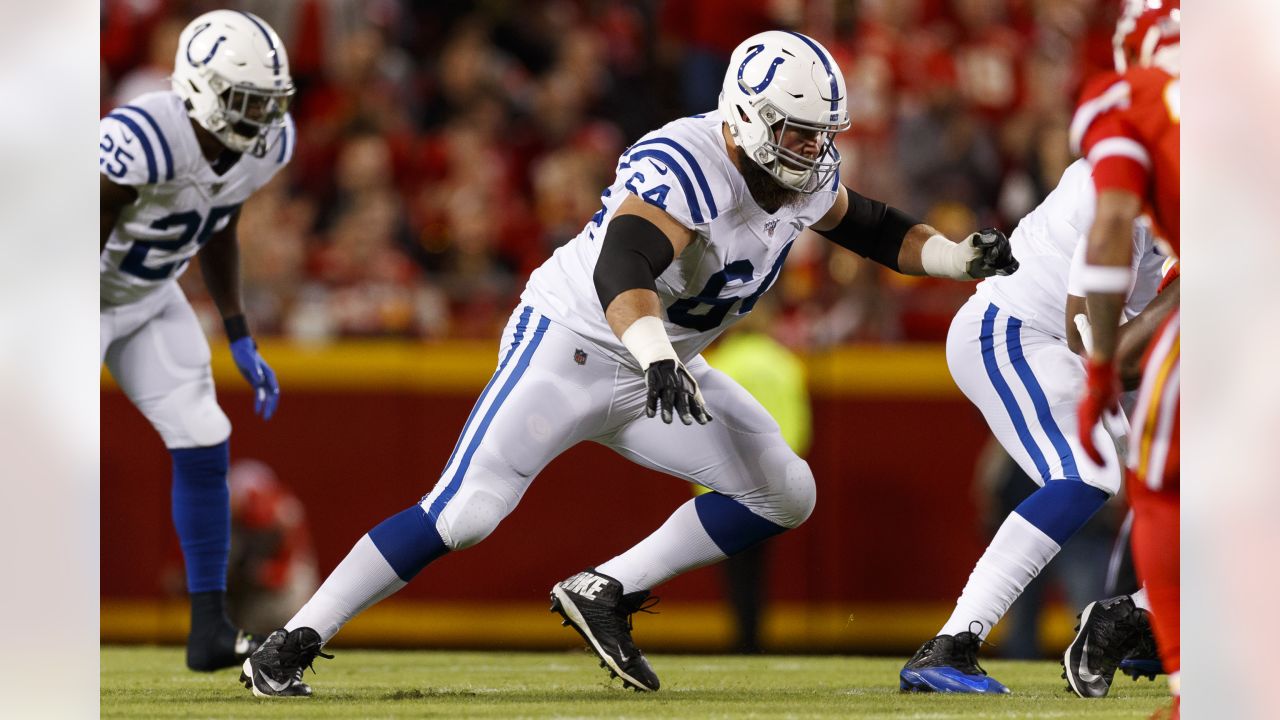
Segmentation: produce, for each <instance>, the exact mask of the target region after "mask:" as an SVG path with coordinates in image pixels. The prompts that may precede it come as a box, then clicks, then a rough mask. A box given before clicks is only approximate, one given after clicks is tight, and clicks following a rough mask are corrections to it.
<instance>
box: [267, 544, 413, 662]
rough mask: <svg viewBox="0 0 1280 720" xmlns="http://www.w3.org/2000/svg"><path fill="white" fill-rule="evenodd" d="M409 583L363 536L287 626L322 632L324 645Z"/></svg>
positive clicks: (290, 628) (286, 627)
mask: <svg viewBox="0 0 1280 720" xmlns="http://www.w3.org/2000/svg"><path fill="white" fill-rule="evenodd" d="M406 584H407V583H405V581H404V580H401V579H400V576H399V575H396V571H395V570H393V569H392V568H391V564H390V563H388V562H387V559H386V558H384V557H382V553H381V552H379V551H378V547H377V546H376V545H374V544H373V540H370V539H369V536H368V535H364V536H363V537H361V538H360V539H359V540H357V541H356V544H355V546H353V547H352V548H351V552H349V553H347V556H346V557H345V558H343V559H342V562H340V563H338V567H336V568H334V569H333V572H332V573H330V574H329V577H328V578H326V579H325V581H324V584H323V585H321V586H320V589H319V590H316V594H315V595H312V596H311V599H310V600H308V601H307V604H306V605H303V606H302V609H301V610H299V611H298V614H297V615H294V616H293V619H292V620H290V621H289V622H287V623H285V626H284V627H285V629H286V630H294V629H297V628H300V627H309V628H312V629H313V630H315V631H316V632H318V633H320V639H321V640H322V641H323V642H329V640H330V639H331V638H332V637H333V636H334V635H337V634H338V630H339V629H340V628H341V627H342V626H343V625H345V624H346V623H347V621H348V620H350V619H351V618H353V617H355V616H356V615H358V614H359V613H361V612H363V611H364V609H365V608H367V607H369V606H370V605H373V604H374V603H376V602H378V601H379V600H381V599H383V598H385V597H387V596H388V595H390V594H392V593H394V592H395V591H397V590H399V589H400V588H402V587H404V586H405V585H406Z"/></svg>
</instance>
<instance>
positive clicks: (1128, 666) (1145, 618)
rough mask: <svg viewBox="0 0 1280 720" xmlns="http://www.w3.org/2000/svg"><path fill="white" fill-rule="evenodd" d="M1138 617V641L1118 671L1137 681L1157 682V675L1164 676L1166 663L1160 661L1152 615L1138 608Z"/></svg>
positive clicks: (1121, 662) (1122, 661)
mask: <svg viewBox="0 0 1280 720" xmlns="http://www.w3.org/2000/svg"><path fill="white" fill-rule="evenodd" d="M1138 617H1139V621H1138V640H1137V642H1136V643H1135V644H1134V648H1133V649H1132V650H1130V651H1129V654H1128V655H1126V656H1125V658H1124V659H1123V660H1121V661H1120V667H1119V668H1117V669H1118V670H1119V671H1120V672H1122V673H1124V674H1125V675H1128V676H1129V677H1131V678H1133V679H1134V680H1135V681H1136V680H1137V679H1138V678H1144V677H1145V678H1147V679H1148V680H1155V679H1156V676H1157V675H1163V674H1164V663H1162V662H1161V661H1160V652H1159V650H1157V649H1156V636H1155V633H1154V632H1152V630H1151V613H1149V612H1147V611H1145V610H1143V609H1142V608H1138Z"/></svg>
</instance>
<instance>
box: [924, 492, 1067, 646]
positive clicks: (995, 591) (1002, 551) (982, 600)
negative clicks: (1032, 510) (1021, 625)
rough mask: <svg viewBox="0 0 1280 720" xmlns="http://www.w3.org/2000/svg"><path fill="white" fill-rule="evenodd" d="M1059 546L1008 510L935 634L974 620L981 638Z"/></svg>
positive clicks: (950, 632) (959, 628) (952, 630)
mask: <svg viewBox="0 0 1280 720" xmlns="http://www.w3.org/2000/svg"><path fill="white" fill-rule="evenodd" d="M1060 549H1061V548H1060V547H1059V546H1058V543H1056V542H1054V541H1053V539H1052V538H1050V537H1049V536H1048V535H1046V534H1044V532H1043V531H1042V530H1040V528H1038V527H1036V526H1035V525H1032V524H1031V523H1030V522H1029V521H1028V520H1027V519H1026V518H1024V517H1022V516H1021V515H1019V514H1018V513H1016V512H1015V513H1009V517H1008V518H1006V519H1005V521H1004V523H1003V524H1001V525H1000V530H999V531H997V532H996V536H995V537H994V538H992V540H991V544H990V545H988V546H987V551H986V552H984V553H983V554H982V557H981V558H979V559H978V564H977V565H975V566H974V568H973V572H972V573H970V574H969V582H968V583H966V584H965V586H964V592H962V593H961V594H960V599H959V600H957V601H956V609H955V611H953V612H952V613H951V618H950V619H949V620H947V623H946V624H945V625H943V626H942V630H941V631H939V632H938V634H939V635H955V634H956V633H961V632H965V631H969V630H971V629H977V628H971V627H970V626H971V624H972V623H973V622H974V621H977V622H979V623H982V629H981V630H980V631H979V632H978V636H979V637H982V638H985V637H986V636H987V633H989V632H991V628H993V627H995V624H996V623H998V622H1000V618H1002V617H1004V614H1005V613H1006V612H1008V610H1009V606H1010V605H1012V604H1013V601H1014V600H1016V599H1017V598H1018V596H1019V595H1021V594H1022V591H1023V589H1024V588H1026V587H1027V583H1029V582H1031V580H1032V578H1034V577H1035V576H1036V575H1039V574H1040V571H1041V570H1043V569H1044V566H1045V565H1048V564H1049V561H1050V560H1052V559H1053V556H1054V555H1057V554H1058V550H1060Z"/></svg>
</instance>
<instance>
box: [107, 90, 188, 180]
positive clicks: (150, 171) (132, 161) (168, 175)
mask: <svg viewBox="0 0 1280 720" xmlns="http://www.w3.org/2000/svg"><path fill="white" fill-rule="evenodd" d="M98 171H99V172H101V173H102V174H104V175H106V176H107V177H108V178H110V179H111V181H112V182H114V183H117V184H119V185H154V184H156V183H160V182H167V181H169V180H172V179H173V175H174V166H173V151H172V150H171V148H170V147H169V141H168V138H166V137H165V134H164V132H163V130H162V129H161V127H160V124H159V123H158V122H156V118H155V115H154V114H153V113H151V112H150V111H148V110H147V109H146V108H143V107H141V106H138V105H125V106H122V107H118V108H116V109H115V110H112V111H111V112H110V114H108V115H107V116H106V117H104V118H102V120H100V121H99V122H98Z"/></svg>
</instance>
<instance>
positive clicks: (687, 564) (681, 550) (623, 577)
mask: <svg viewBox="0 0 1280 720" xmlns="http://www.w3.org/2000/svg"><path fill="white" fill-rule="evenodd" d="M726 557H728V556H727V555H725V554H724V553H723V552H721V551H720V548H719V547H718V546H717V545H716V544H715V541H713V540H712V539H711V536H710V535H708V534H707V531H706V530H705V529H703V527H702V521H701V520H699V519H698V511H697V509H696V508H694V506H693V501H692V500H690V501H689V502H687V503H685V504H683V505H681V506H680V507H678V508H676V511H675V512H674V513H672V514H671V517H669V518H667V521H666V522H665V523H663V524H662V527H660V528H658V529H657V530H655V531H654V532H653V534H652V535H650V536H649V537H647V538H645V539H644V540H641V541H640V542H639V543H638V544H636V546H635V547H633V548H631V549H630V550H627V551H626V552H624V553H622V554H621V555H619V556H617V557H615V558H613V559H612V560H610V561H608V562H606V563H603V564H601V565H598V566H597V567H596V570H599V571H600V572H601V573H603V574H605V575H608V576H609V577H611V578H614V579H615V580H618V581H619V582H621V583H622V592H624V593H630V592H635V591H637V590H648V589H649V588H652V587H655V586H657V585H660V584H662V583H664V582H666V581H667V580H670V579H671V578H673V577H675V576H676V575H679V574H680V573H682V572H686V571H688V570H693V569H694V568H700V567H702V566H703V565H710V564H711V563H716V562H720V561H721V560H724V559H725V558H726Z"/></svg>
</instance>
